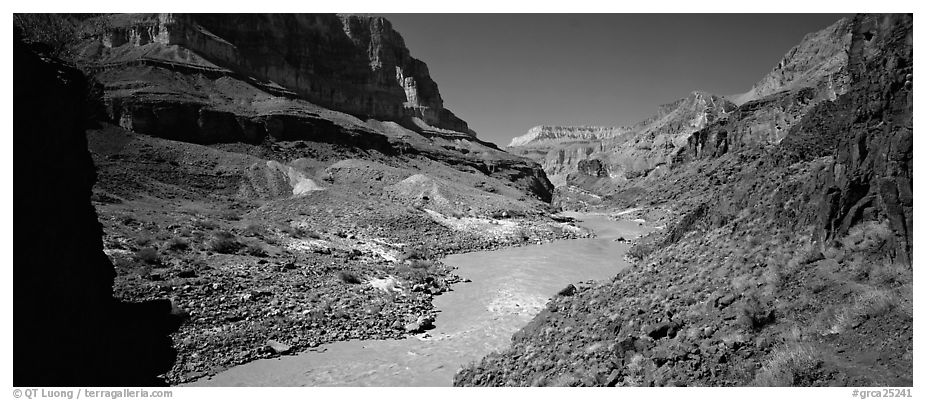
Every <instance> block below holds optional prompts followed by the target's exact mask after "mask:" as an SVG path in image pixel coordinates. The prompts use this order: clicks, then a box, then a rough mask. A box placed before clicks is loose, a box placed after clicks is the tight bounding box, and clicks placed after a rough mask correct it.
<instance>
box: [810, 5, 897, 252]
mask: <svg viewBox="0 0 926 400" xmlns="http://www.w3.org/2000/svg"><path fill="white" fill-rule="evenodd" d="M912 27H913V16H912V15H867V16H864V17H858V18H856V19H855V21H854V23H853V25H852V36H853V41H852V46H851V48H850V60H851V62H850V64H849V65H850V72H851V76H852V81H853V86H852V90H851V91H850V92H849V93H848V96H847V98H846V99H845V106H843V107H844V108H846V109H848V110H854V113H853V114H852V115H850V118H849V119H847V120H844V121H851V122H850V123H849V127H848V128H849V129H848V132H843V133H842V134H841V135H839V136H838V139H837V140H838V141H837V150H836V152H835V159H834V162H833V163H832V165H831V166H830V167H829V168H827V169H826V170H825V171H823V172H822V173H821V176H820V177H819V180H820V181H822V182H821V183H822V186H823V187H824V188H825V190H826V195H825V199H824V201H822V202H821V210H820V214H819V215H820V221H819V229H820V230H819V232H820V233H821V236H822V238H825V239H832V238H834V237H840V236H843V235H845V234H846V233H847V232H848V231H849V229H850V228H852V227H853V226H856V225H858V224H859V223H861V222H864V221H877V220H880V219H882V218H886V219H887V220H888V221H889V226H890V229H891V232H892V236H891V240H890V242H889V245H890V249H891V252H892V253H893V254H892V258H894V259H895V261H896V262H899V263H902V264H906V265H910V264H911V262H912V250H913V242H912V240H913V86H912V82H913V28H912ZM824 115H825V114H824ZM810 126H812V125H810ZM808 130H809V131H810V132H811V133H816V132H814V131H813V130H810V129H808Z"/></svg>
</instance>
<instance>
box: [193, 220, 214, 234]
mask: <svg viewBox="0 0 926 400" xmlns="http://www.w3.org/2000/svg"><path fill="white" fill-rule="evenodd" d="M193 227H194V228H197V229H202V230H205V231H211V230H213V229H216V228H218V227H219V225H218V224H216V223H215V222H213V221H210V220H205V219H197V220H194V221H193Z"/></svg>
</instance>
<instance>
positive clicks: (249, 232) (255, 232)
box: [244, 224, 266, 237]
mask: <svg viewBox="0 0 926 400" xmlns="http://www.w3.org/2000/svg"><path fill="white" fill-rule="evenodd" d="M265 233H266V231H264V228H263V227H261V226H260V225H258V224H248V226H247V227H245V228H244V236H250V237H262V236H264V234H265Z"/></svg>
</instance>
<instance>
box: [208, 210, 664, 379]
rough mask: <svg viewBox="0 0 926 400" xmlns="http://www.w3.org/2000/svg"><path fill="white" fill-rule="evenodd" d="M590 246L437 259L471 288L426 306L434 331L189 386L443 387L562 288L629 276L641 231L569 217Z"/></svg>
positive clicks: (250, 368)
mask: <svg viewBox="0 0 926 400" xmlns="http://www.w3.org/2000/svg"><path fill="white" fill-rule="evenodd" d="M569 215H570V216H573V217H575V218H577V219H578V220H579V221H580V222H579V223H578V224H579V225H580V226H583V227H586V228H589V229H591V230H593V231H594V232H595V233H596V234H597V235H598V237H597V238H594V239H578V240H563V241H557V242H553V243H548V244H541V245H528V246H523V247H514V248H506V249H502V250H495V251H481V252H473V253H465V254H455V255H451V256H448V257H447V258H446V259H444V262H446V263H447V264H450V265H453V266H456V267H459V269H458V270H457V271H455V273H456V274H457V275H460V276H461V277H463V278H469V279H470V280H472V282H469V283H460V284H456V285H454V286H453V291H451V292H447V293H445V294H443V295H441V296H437V297H436V298H435V299H434V306H435V308H436V309H438V310H440V313H439V314H438V315H437V320H436V321H435V325H436V327H435V328H434V329H432V330H430V331H428V332H426V333H423V334H419V335H416V336H413V337H410V338H407V339H403V340H352V341H347V342H338V343H332V344H328V345H323V346H319V347H318V348H315V349H311V350H309V351H305V352H303V353H301V354H298V355H295V356H286V357H280V358H276V359H264V360H257V361H253V362H250V363H247V364H243V365H240V366H237V367H233V368H231V369H228V370H226V371H223V372H221V373H219V374H217V375H215V376H213V377H212V378H207V379H203V380H200V381H197V382H194V383H192V384H191V385H190V386H449V385H451V384H452V383H453V375H454V374H455V373H456V371H457V370H458V369H459V368H460V367H462V366H463V365H465V364H467V363H470V362H473V361H476V360H479V359H480V358H482V357H483V356H485V355H486V354H489V353H491V352H492V351H500V350H502V349H504V348H505V347H507V346H508V344H509V342H510V339H511V335H512V334H513V333H515V332H516V331H517V330H518V329H520V328H521V327H523V326H524V325H526V324H527V323H528V322H529V321H530V320H531V318H533V317H534V315H536V314H537V313H538V312H540V311H541V310H542V309H543V307H544V304H545V303H546V302H547V300H548V299H549V298H550V297H552V296H553V295H554V294H556V293H557V292H558V291H559V290H561V289H562V288H564V287H565V286H566V285H568V284H570V283H577V282H582V281H589V280H601V279H607V278H610V277H612V276H614V275H615V274H616V273H617V272H618V271H620V270H621V269H623V268H626V267H627V264H626V262H625V261H623V256H624V253H625V252H626V251H627V250H628V249H629V247H630V246H629V245H628V244H626V243H623V242H617V241H615V239H616V238H618V237H624V238H626V239H631V238H636V237H638V236H640V235H641V234H643V233H645V232H646V231H647V230H648V229H647V228H645V227H643V226H640V225H639V224H638V223H637V222H632V221H610V220H608V218H607V217H606V216H604V215H595V214H569Z"/></svg>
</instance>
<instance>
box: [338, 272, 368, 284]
mask: <svg viewBox="0 0 926 400" xmlns="http://www.w3.org/2000/svg"><path fill="white" fill-rule="evenodd" d="M338 278H339V279H341V282H344V283H347V284H351V285H356V284H359V283H361V282H363V281H361V280H360V278H359V277H358V276H357V275H355V274H354V273H353V272H350V271H340V272H338Z"/></svg>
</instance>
